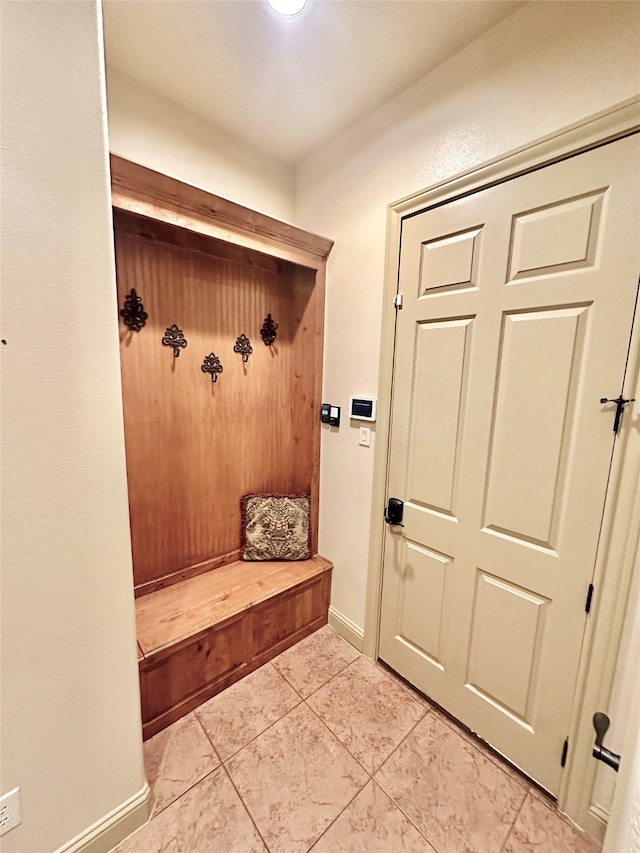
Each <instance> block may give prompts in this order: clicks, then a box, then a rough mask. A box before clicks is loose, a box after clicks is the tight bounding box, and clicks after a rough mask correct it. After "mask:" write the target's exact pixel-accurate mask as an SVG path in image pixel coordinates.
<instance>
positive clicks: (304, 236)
mask: <svg viewBox="0 0 640 853" xmlns="http://www.w3.org/2000/svg"><path fill="white" fill-rule="evenodd" d="M110 164H111V188H112V204H113V206H114V207H116V208H119V209H121V210H128V211H131V212H133V213H138V214H140V215H143V216H146V217H147V218H150V219H158V220H161V221H164V222H172V223H173V224H175V225H181V226H182V227H186V228H191V230H193V231H197V232H199V233H209V235H210V236H216V235H215V234H214V233H213V231H215V230H216V229H221V232H220V236H222V237H223V239H226V240H228V241H229V242H239V243H240V244H242V245H247V246H248V247H249V248H257V246H256V240H257V242H258V243H264V242H265V241H267V242H271V243H277V244H280V245H281V246H283V247H288V248H289V249H294V250H296V251H297V252H299V253H300V254H301V255H302V256H306V258H307V260H314V261H316V263H313V264H311V265H312V266H314V267H317V265H318V263H317V262H321V263H324V261H325V260H326V258H327V257H328V255H329V253H330V251H331V249H332V247H333V240H329V239H328V238H327V237H321V236H320V235H318V234H312V233H310V232H308V231H304V230H303V229H302V228H298V226H296V225H291V224H290V223H288V222H283V221H282V220H279V219H275V218H274V217H272V216H268V215H267V214H264V213H259V212H257V211H253V210H251V209H250V208H248V207H244V206H243V205H241V204H238V203H237V202H233V201H229V200H228V199H225V198H221V197H220V196H216V195H214V194H213V193H210V192H208V191H207V190H204V189H202V188H200V187H196V186H194V185H192V184H187V183H185V182H184V181H180V180H178V179H177V178H173V177H170V176H169V175H164V174H162V173H161V172H156V171H155V170H153V169H149V168H148V167H147V166H142V165H140V164H139V163H134V162H133V161H132V160H127V159H126V158H124V157H120V156H118V155H117V154H110ZM179 220H180V221H179ZM205 222H206V223H208V224H209V226H210V228H209V229H208V230H207V231H203V229H202V225H203V223H205ZM231 234H235V235H236V238H237V237H244V238H245V240H244V241H243V240H238V239H235V240H233V238H231ZM261 250H262V251H263V252H265V253H266V254H269V255H274V254H278V253H277V252H275V251H274V247H273V246H271V247H267V246H266V245H263V246H262V248H261ZM287 259H288V260H293V261H294V262H295V258H291V257H288V258H287ZM298 262H299V263H303V264H304V259H303V257H301V258H299V259H298Z"/></svg>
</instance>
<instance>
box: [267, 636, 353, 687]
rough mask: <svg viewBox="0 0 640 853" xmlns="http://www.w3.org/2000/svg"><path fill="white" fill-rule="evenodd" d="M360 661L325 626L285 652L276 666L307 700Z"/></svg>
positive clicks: (274, 662)
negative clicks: (350, 665) (337, 675)
mask: <svg viewBox="0 0 640 853" xmlns="http://www.w3.org/2000/svg"><path fill="white" fill-rule="evenodd" d="M357 657H360V652H358V651H356V649H354V648H353V646H351V645H349V643H347V641H346V640H343V639H342V637H339V636H338V635H337V634H336V633H335V631H334V630H333V629H332V628H330V627H329V626H328V625H325V626H324V627H323V628H320V629H319V630H318V631H316V632H315V633H314V634H311V635H310V636H309V637H305V639H304V640H301V641H300V642H299V643H296V645H295V646H292V647H291V648H290V649H287V650H286V651H284V652H282V654H280V655H278V657H276V658H274V659H273V660H272V663H273V665H274V666H275V668H276V669H277V670H278V672H279V673H281V674H282V675H284V677H285V678H286V679H287V681H288V682H289V684H291V686H292V687H293V688H294V689H295V690H297V691H298V693H299V694H300V695H301V696H303V697H306V696H308V695H309V694H310V693H313V691H314V690H317V689H318V687H322V685H323V684H326V682H327V681H329V679H330V678H333V676H334V675H336V674H337V673H339V672H340V671H341V670H343V669H344V668H345V666H347V665H348V664H350V663H351V662H352V661H354V660H355V659H356V658H357Z"/></svg>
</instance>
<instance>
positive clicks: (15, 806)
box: [0, 788, 22, 835]
mask: <svg viewBox="0 0 640 853" xmlns="http://www.w3.org/2000/svg"><path fill="white" fill-rule="evenodd" d="M19 823H22V806H21V803H20V788H14V789H13V791H9V793H7V794H3V795H2V796H1V797H0V835H4V834H5V832H9V830H10V829H13V828H14V826H18V824H19Z"/></svg>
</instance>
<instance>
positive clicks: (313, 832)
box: [225, 704, 368, 853]
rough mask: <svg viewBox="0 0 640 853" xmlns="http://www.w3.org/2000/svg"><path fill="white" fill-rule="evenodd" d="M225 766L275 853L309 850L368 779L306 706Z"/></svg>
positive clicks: (287, 717)
mask: <svg viewBox="0 0 640 853" xmlns="http://www.w3.org/2000/svg"><path fill="white" fill-rule="evenodd" d="M225 766H226V768H227V770H228V772H229V775H230V776H231V778H232V779H233V782H234V784H235V786H236V787H237V789H238V792H239V793H240V796H241V797H242V799H243V802H244V803H245V805H246V806H247V808H248V810H249V812H250V814H251V816H252V817H253V819H254V821H255V822H256V826H257V827H258V829H259V830H260V833H261V835H262V837H263V838H264V840H265V842H266V844H267V846H268V847H269V850H270V851H272V853H298V851H300V853H302V851H306V850H308V849H309V847H310V846H311V845H312V844H313V843H314V842H315V841H316V840H317V839H318V838H319V837H320V835H321V834H322V833H323V832H324V830H325V829H326V828H327V827H328V826H329V824H330V823H331V822H332V821H333V820H334V819H335V818H336V817H337V816H338V814H339V813H340V812H341V810H342V809H343V808H344V807H345V806H346V805H347V803H349V802H350V800H351V799H352V798H353V797H354V796H355V794H356V793H357V792H358V791H359V790H360V789H361V788H362V787H363V786H364V785H365V783H366V782H367V779H368V777H367V774H366V773H365V772H364V770H363V769H362V768H361V767H360V765H359V764H358V763H357V762H356V761H355V759H354V758H353V757H352V756H351V755H350V754H349V753H348V752H347V750H346V749H345V748H344V747H343V746H342V744H341V743H340V742H339V741H338V740H337V739H336V738H335V737H334V736H333V735H332V734H331V732H330V731H329V730H328V729H327V728H326V726H325V725H324V724H323V723H322V722H321V721H320V720H319V719H318V718H317V717H316V715H315V714H314V713H313V711H311V710H310V709H309V708H308V707H307V706H306V705H304V704H301V705H298V706H297V707H296V708H294V709H293V711H290V712H289V713H288V714H287V715H286V716H285V717H283V718H282V719H281V720H279V721H278V722H277V723H275V724H274V725H273V726H271V728H269V729H267V731H266V732H263V734H261V735H259V736H258V737H257V738H256V739H255V740H253V741H251V743H250V744H248V745H247V746H245V747H244V749H241V750H240V752H237V753H236V754H235V755H234V756H233V757H232V758H230V759H229V761H228V762H227V763H226V765H225Z"/></svg>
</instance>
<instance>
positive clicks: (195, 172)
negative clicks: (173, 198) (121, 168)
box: [107, 68, 295, 221]
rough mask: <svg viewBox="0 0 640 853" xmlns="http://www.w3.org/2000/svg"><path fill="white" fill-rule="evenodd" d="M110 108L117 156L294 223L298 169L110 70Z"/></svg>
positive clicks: (111, 144) (112, 143)
mask: <svg viewBox="0 0 640 853" xmlns="http://www.w3.org/2000/svg"><path fill="white" fill-rule="evenodd" d="M107 102H108V109H109V147H110V149H111V151H112V152H113V153H114V154H120V155H121V156H122V157H126V158H127V159H129V160H133V161H134V162H136V163H141V164H142V165H143V166H148V167H149V168H150V169H155V170H156V171H158V172H164V174H166V175H172V176H173V177H175V178H179V179H180V180H182V181H186V183H188V184H195V185H196V186H199V187H203V188H204V189H206V190H209V191H210V192H213V193H215V194H216V195H219V196H222V198H228V199H231V200H232V201H235V202H238V203H239V204H243V205H245V206H246V207H251V208H253V209H254V210H259V211H260V212H261V213H267V214H269V216H275V217H276V218H277V219H284V220H285V221H290V220H292V219H293V214H294V209H293V205H294V195H295V193H294V187H295V183H294V171H293V166H288V165H285V164H284V163H281V162H280V161H279V160H276V159H275V157H272V156H271V155H270V154H266V153H265V152H264V151H260V149H258V148H255V147H254V146H252V145H248V144H247V143H246V142H243V141H242V140H240V139H238V138H237V137H235V136H232V135H231V134H230V133H227V132H226V131H224V130H222V129H221V128H219V127H216V126H215V125H214V124H212V123H211V122H209V121H207V120H206V119H204V118H202V117H201V116H199V115H196V113H193V112H191V111H190V110H188V109H186V108H185V107H183V106H181V105H179V104H177V103H175V101H172V100H170V99H169V98H166V97H165V96H164V95H160V94H159V93H158V92H154V91H153V90H152V89H149V88H147V87H146V86H144V85H142V83H138V82H137V81H136V80H132V79H131V77H128V76H126V75H125V74H123V73H122V72H121V71H118V70H117V69H115V68H107Z"/></svg>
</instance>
